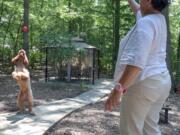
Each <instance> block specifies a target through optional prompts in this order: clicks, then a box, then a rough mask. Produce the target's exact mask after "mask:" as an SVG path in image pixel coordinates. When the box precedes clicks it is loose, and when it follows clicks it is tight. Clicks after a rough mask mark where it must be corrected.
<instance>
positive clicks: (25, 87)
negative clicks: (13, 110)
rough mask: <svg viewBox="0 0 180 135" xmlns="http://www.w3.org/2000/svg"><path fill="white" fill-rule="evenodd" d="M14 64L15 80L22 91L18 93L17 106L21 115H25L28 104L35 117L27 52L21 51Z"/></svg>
mask: <svg viewBox="0 0 180 135" xmlns="http://www.w3.org/2000/svg"><path fill="white" fill-rule="evenodd" d="M12 63H13V64H14V65H15V69H14V71H13V72H12V77H13V79H14V80H15V81H16V82H17V84H18V85H19V88H20V91H19V93H18V99H17V105H18V107H19V113H23V112H24V111H25V110H24V109H25V102H27V103H28V109H29V113H30V114H31V115H35V114H34V112H33V110H32V107H33V94H32V89H31V84H30V75H29V71H28V70H27V68H26V66H27V65H28V64H29V61H28V58H27V56H26V52H25V50H23V49H21V50H19V52H18V54H17V56H15V57H14V58H13V59H12Z"/></svg>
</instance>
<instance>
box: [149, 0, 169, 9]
mask: <svg viewBox="0 0 180 135" xmlns="http://www.w3.org/2000/svg"><path fill="white" fill-rule="evenodd" d="M169 1H170V0H152V1H151V3H152V6H153V8H155V9H156V10H158V11H162V10H163V9H164V8H166V7H167V6H168V5H169V4H170V2H169Z"/></svg>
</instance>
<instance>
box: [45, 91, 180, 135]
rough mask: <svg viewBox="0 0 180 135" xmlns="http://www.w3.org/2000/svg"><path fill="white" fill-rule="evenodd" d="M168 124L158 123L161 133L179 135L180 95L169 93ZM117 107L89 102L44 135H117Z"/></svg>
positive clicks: (118, 115) (163, 134)
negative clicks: (170, 109) (106, 109)
mask: <svg viewBox="0 0 180 135" xmlns="http://www.w3.org/2000/svg"><path fill="white" fill-rule="evenodd" d="M166 104H168V105H170V106H171V108H172V111H170V115H169V124H163V123H160V128H161V130H162V135H180V124H179V123H180V95H175V94H171V95H170V98H169V99H168V101H167V103H166ZM119 118H120V114H119V107H118V108H117V109H115V110H114V111H113V112H108V113H107V112H104V101H101V102H98V103H96V104H90V105H88V106H85V107H83V108H81V109H78V110H76V111H75V112H73V113H71V114H70V115H68V116H67V117H66V118H64V119H63V120H61V121H59V122H57V123H56V124H55V125H54V126H52V127H51V128H50V129H49V130H48V131H47V132H46V133H45V134H44V135H119V134H120V131H119V120H120V119H119Z"/></svg>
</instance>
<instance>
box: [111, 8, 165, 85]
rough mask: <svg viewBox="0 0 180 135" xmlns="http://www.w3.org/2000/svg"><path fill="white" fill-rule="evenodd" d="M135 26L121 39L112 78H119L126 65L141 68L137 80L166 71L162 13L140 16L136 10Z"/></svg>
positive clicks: (117, 79) (116, 79)
mask: <svg viewBox="0 0 180 135" xmlns="http://www.w3.org/2000/svg"><path fill="white" fill-rule="evenodd" d="M136 19H137V21H136V24H135V26H134V27H133V28H132V29H131V30H130V31H129V32H128V33H127V35H126V36H125V37H124V38H123V39H122V40H121V42H120V47H119V52H118V58H117V62H116V68H115V73H114V80H115V81H116V82H117V81H119V79H120V78H121V76H122V74H123V72H124V69H125V67H126V65H133V66H137V67H139V68H141V69H142V71H141V73H140V74H139V76H138V77H137V79H136V81H137V80H144V79H145V78H147V77H149V76H152V75H155V74H159V73H162V72H165V71H167V66H166V61H165V59H166V40H167V28H166V21H165V18H164V16H163V15H162V14H151V15H147V16H144V17H141V13H140V11H139V12H137V16H136Z"/></svg>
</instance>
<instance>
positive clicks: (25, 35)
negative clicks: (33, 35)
mask: <svg viewBox="0 0 180 135" xmlns="http://www.w3.org/2000/svg"><path fill="white" fill-rule="evenodd" d="M23 26H27V28H28V29H29V0H24V25H23ZM23 39H24V40H23V49H24V50H25V51H26V54H27V57H28V56H29V31H27V32H24V31H23Z"/></svg>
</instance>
